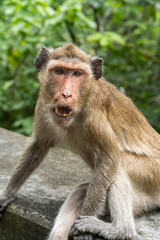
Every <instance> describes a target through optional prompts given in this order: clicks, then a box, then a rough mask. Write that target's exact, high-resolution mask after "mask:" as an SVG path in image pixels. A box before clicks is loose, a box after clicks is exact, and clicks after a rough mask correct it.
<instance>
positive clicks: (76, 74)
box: [73, 71, 82, 77]
mask: <svg viewBox="0 0 160 240" xmlns="http://www.w3.org/2000/svg"><path fill="white" fill-rule="evenodd" d="M73 75H74V76H75V77H79V76H81V75H82V73H81V72H80V71H75V72H74V73H73Z"/></svg>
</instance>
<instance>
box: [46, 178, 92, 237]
mask: <svg viewBox="0 0 160 240" xmlns="http://www.w3.org/2000/svg"><path fill="white" fill-rule="evenodd" d="M87 187H88V183H83V184H81V185H79V186H78V187H77V188H76V189H75V190H74V191H73V192H72V193H71V195H70V196H69V197H68V198H67V199H66V201H65V202H64V204H63V205H62V207H61V209H60V212H59V214H58V216H57V218H56V219H55V223H54V226H53V228H52V230H51V233H50V235H49V238H48V240H67V239H68V235H69V232H70V229H71V226H72V225H73V223H74V221H75V220H76V219H77V217H78V216H79V214H80V212H81V210H82V207H83V202H84V199H85V196H86V192H87Z"/></svg>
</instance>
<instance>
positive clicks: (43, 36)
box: [0, 0, 160, 135]
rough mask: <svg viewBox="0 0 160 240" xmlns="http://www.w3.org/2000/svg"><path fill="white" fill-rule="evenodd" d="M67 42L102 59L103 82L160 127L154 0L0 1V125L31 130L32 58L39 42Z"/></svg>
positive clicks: (158, 24)
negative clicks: (123, 93)
mask: <svg viewBox="0 0 160 240" xmlns="http://www.w3.org/2000/svg"><path fill="white" fill-rule="evenodd" d="M69 41H72V42H74V43H75V44H77V45H78V46H79V47H81V48H83V49H84V50H85V51H87V52H88V53H90V54H96V55H99V56H101V57H103V59H104V69H105V71H104V75H105V77H106V78H107V80H108V81H110V82H112V83H114V84H115V85H116V86H117V87H118V88H121V89H123V88H124V89H125V91H126V93H127V95H129V96H130V97H131V98H132V99H133V100H134V102H135V103H136V105H137V106H138V107H139V108H140V110H141V111H142V112H143V113H144V114H145V116H146V117H147V118H148V120H149V121H150V123H151V124H152V126H153V127H154V128H156V130H158V131H160V107H159V104H160V91H159V90H160V68H159V65H160V3H159V1H158V0H157V1H156V0H143V1H142V0H116V1H114V0H105V1H104V0H99V1H97V0H79V1H77V0H64V1H62V0H54V1H52V0H23V1H19V0H5V1H1V2H0V52H1V54H0V62H1V64H0V76H1V80H0V89H1V90H0V119H1V127H5V128H8V129H11V130H14V131H17V132H20V133H23V134H26V135H29V134H30V133H31V131H32V122H33V111H34V106H35V103H36V99H37V96H38V89H39V83H38V81H37V71H36V69H35V67H34V59H35V56H36V54H37V52H38V50H39V49H40V48H41V47H42V46H43V45H46V46H52V47H57V46H60V45H62V44H65V43H67V42H69ZM122 87H123V88H122Z"/></svg>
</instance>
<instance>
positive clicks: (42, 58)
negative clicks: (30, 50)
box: [35, 47, 50, 71]
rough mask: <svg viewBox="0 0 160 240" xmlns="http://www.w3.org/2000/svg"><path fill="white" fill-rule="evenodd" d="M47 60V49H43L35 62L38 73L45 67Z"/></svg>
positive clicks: (48, 54)
mask: <svg viewBox="0 0 160 240" xmlns="http://www.w3.org/2000/svg"><path fill="white" fill-rule="evenodd" d="M49 58H50V52H49V50H48V48H46V47H43V48H42V50H41V51H40V52H39V54H38V56H37V58H36V61H35V66H36V68H37V69H38V71H40V70H42V68H44V67H45V66H46V65H47V62H48V61H49Z"/></svg>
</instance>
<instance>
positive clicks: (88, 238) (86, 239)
mask: <svg viewBox="0 0 160 240" xmlns="http://www.w3.org/2000/svg"><path fill="white" fill-rule="evenodd" d="M69 240H104V238H102V237H99V236H96V235H92V234H91V233H83V234H80V235H77V236H71V237H70V238H69Z"/></svg>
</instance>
